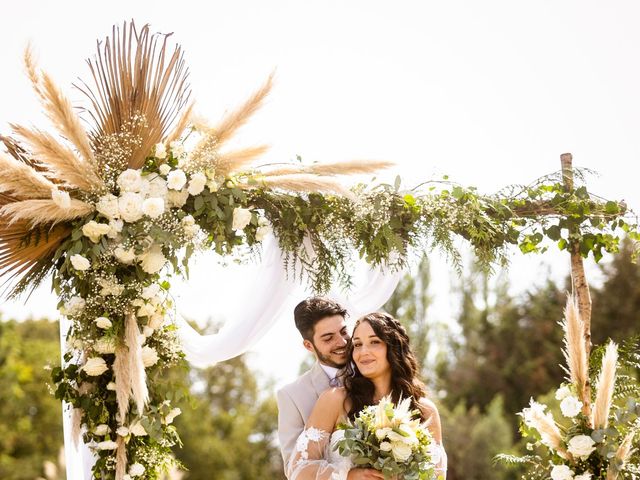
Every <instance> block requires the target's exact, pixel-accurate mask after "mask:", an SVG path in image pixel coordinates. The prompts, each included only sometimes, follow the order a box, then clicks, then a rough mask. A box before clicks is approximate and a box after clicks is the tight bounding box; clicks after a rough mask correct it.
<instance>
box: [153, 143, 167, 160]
mask: <svg viewBox="0 0 640 480" xmlns="http://www.w3.org/2000/svg"><path fill="white" fill-rule="evenodd" d="M153 156H154V157H156V158H159V159H160V160H162V159H163V158H166V156H167V149H166V147H165V146H164V143H156V148H155V149H154V151H153Z"/></svg>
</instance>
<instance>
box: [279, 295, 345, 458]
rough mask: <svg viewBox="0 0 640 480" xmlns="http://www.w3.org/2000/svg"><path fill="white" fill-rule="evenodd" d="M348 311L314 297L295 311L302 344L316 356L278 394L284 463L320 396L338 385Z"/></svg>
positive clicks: (331, 302) (324, 299) (342, 364)
mask: <svg viewBox="0 0 640 480" xmlns="http://www.w3.org/2000/svg"><path fill="white" fill-rule="evenodd" d="M346 315H347V311H346V310H345V309H344V308H342V307H341V306H340V305H339V304H337V303H336V302H334V301H333V300H330V299H328V298H325V297H311V298H308V299H306V300H304V301H302V302H300V303H299V304H298V305H297V306H296V308H295V309H294V310H293V316H294V319H295V322H296V327H297V329H298V331H299V332H300V335H302V339H303V341H302V344H303V345H304V348H306V349H307V350H309V351H310V352H311V353H313V354H314V356H315V357H316V363H315V364H314V366H313V367H312V368H311V369H310V370H308V371H307V372H306V373H304V374H303V375H302V376H301V377H299V378H298V379H297V380H296V381H295V382H293V383H290V384H289V385H286V386H285V387H283V388H282V389H281V390H279V391H278V437H279V439H280V449H281V451H282V458H283V460H284V464H285V465H286V464H287V461H288V460H289V457H290V456H291V454H292V453H293V450H294V448H295V444H296V440H297V439H298V436H299V435H300V434H301V433H302V430H303V429H304V425H305V423H306V422H307V419H308V418H309V415H310V414H311V410H313V406H314V405H315V403H316V400H318V397H319V396H320V394H321V393H322V392H323V391H324V390H326V389H327V388H329V387H331V386H338V385H339V383H338V379H337V373H338V371H339V370H340V369H341V368H342V367H344V366H345V365H346V363H347V343H348V341H349V333H348V332H347V326H346V323H345V316H346Z"/></svg>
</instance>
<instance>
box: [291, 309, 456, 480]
mask: <svg viewBox="0 0 640 480" xmlns="http://www.w3.org/2000/svg"><path fill="white" fill-rule="evenodd" d="M417 372H418V365H417V362H416V359H415V356H414V355H413V353H412V352H411V349H410V347H409V337H408V335H407V332H406V330H405V329H404V327H403V326H402V325H401V324H400V322H398V321H397V320H396V319H394V318H393V317H391V316H390V315H387V314H384V313H370V314H369V315H365V316H364V317H362V318H360V319H359V320H358V321H357V322H356V325H355V328H354V330H353V336H352V338H351V343H350V345H349V362H348V363H347V367H346V370H345V372H344V374H343V380H344V387H339V388H332V389H329V390H327V391H326V392H324V393H323V394H322V395H320V398H318V401H317V403H316V405H315V407H314V409H313V411H312V412H311V416H310V417H309V421H308V422H307V425H306V426H305V430H304V431H303V432H302V433H301V434H300V437H299V438H298V441H297V442H296V448H295V451H294V452H293V454H292V455H291V457H290V460H289V463H288V465H287V467H286V473H287V478H288V479H289V480H373V479H376V480H377V479H383V478H384V476H383V475H382V473H381V472H379V471H377V470H374V469H368V468H355V467H354V466H353V465H352V464H351V461H350V460H349V459H348V458H345V457H342V456H340V455H339V454H338V452H337V451H335V450H334V449H333V445H334V444H335V442H336V441H337V440H338V439H340V438H341V436H342V434H343V431H342V430H337V429H336V426H337V425H338V424H339V423H342V422H344V421H345V419H347V418H348V419H351V420H353V419H354V418H355V416H356V415H357V414H358V413H359V412H360V411H361V410H362V409H363V408H364V407H366V406H368V405H373V404H376V403H378V401H379V400H380V399H381V398H382V397H384V396H386V395H389V394H391V397H392V400H393V401H394V403H396V404H397V403H398V402H399V400H400V399H401V398H411V402H412V408H413V409H415V410H418V411H419V412H420V415H421V417H422V420H423V421H427V422H428V428H429V431H430V432H431V434H432V435H433V438H434V439H435V441H436V442H437V443H438V450H439V455H438V456H439V457H440V458H439V461H438V462H437V464H436V472H437V473H439V474H440V475H442V477H443V478H444V476H445V475H446V454H445V453H444V449H443V448H442V431H441V428H440V415H439V414H438V410H437V409H436V407H435V405H434V404H433V402H431V401H430V400H428V399H427V398H426V397H425V387H424V384H423V383H422V382H421V381H420V380H419V379H418V378H417Z"/></svg>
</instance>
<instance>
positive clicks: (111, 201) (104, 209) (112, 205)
mask: <svg viewBox="0 0 640 480" xmlns="http://www.w3.org/2000/svg"><path fill="white" fill-rule="evenodd" d="M96 210H97V211H98V212H100V213H101V214H102V215H104V216H105V217H107V218H108V219H109V220H112V219H114V218H118V217H119V216H120V210H119V208H118V197H116V196H115V195H113V194H111V193H108V194H106V195H103V196H102V197H100V199H99V200H98V203H96Z"/></svg>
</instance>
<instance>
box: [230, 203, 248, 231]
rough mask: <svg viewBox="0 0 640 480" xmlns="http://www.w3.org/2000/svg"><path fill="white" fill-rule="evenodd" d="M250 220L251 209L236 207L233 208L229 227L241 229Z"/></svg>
mask: <svg viewBox="0 0 640 480" xmlns="http://www.w3.org/2000/svg"><path fill="white" fill-rule="evenodd" d="M250 222H251V210H249V209H248V208H240V207H236V208H234V209H233V223H232V225H231V228H232V229H233V230H243V229H244V227H246V226H247V225H249V223H250Z"/></svg>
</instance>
